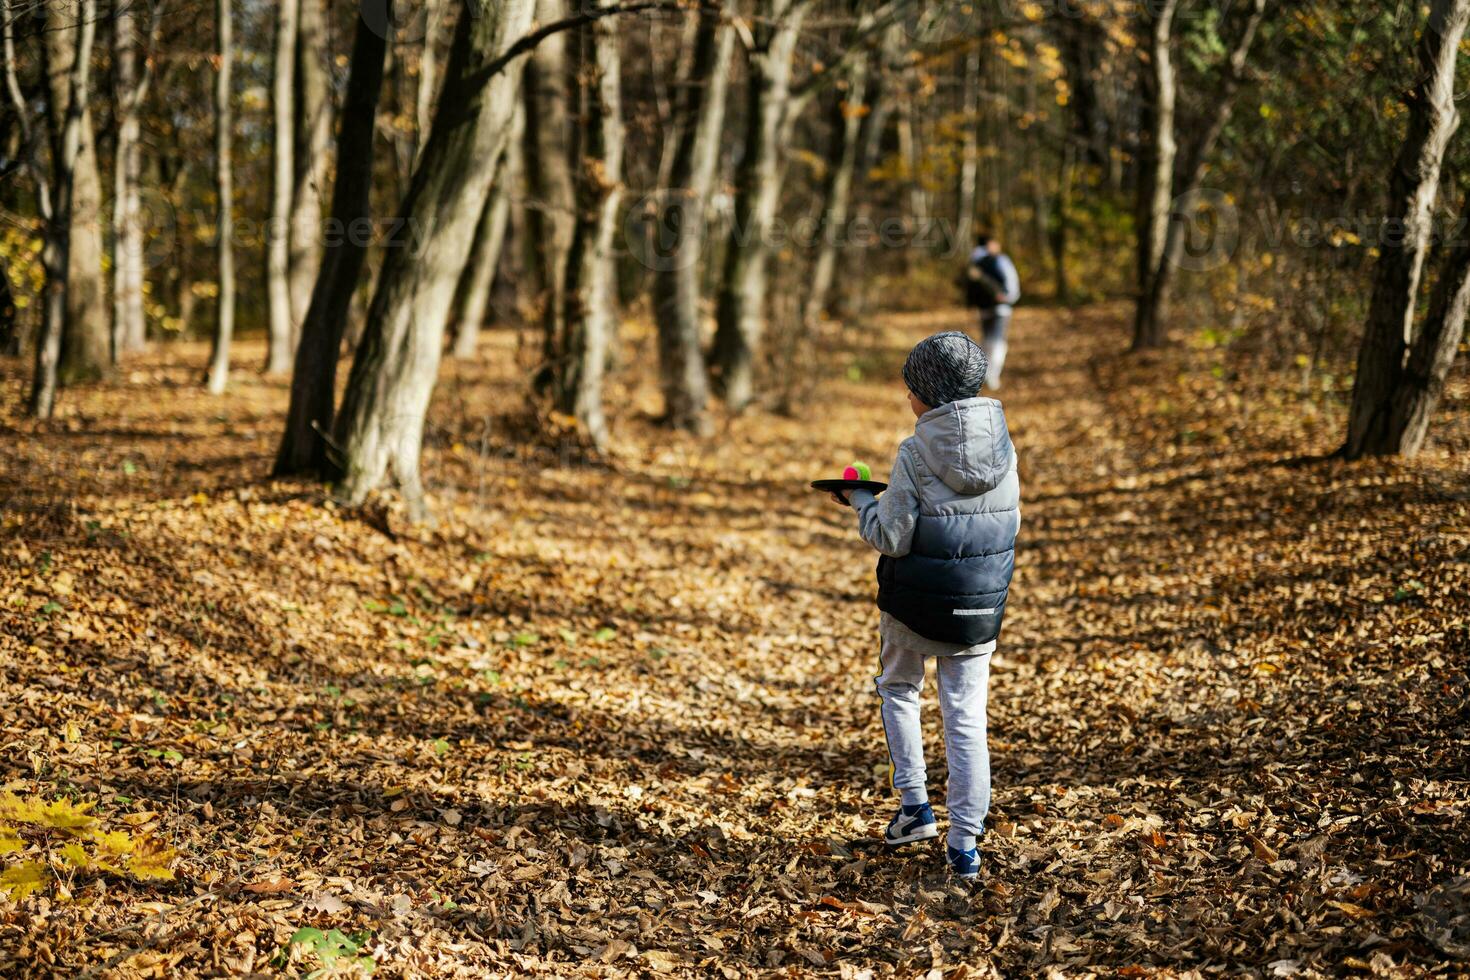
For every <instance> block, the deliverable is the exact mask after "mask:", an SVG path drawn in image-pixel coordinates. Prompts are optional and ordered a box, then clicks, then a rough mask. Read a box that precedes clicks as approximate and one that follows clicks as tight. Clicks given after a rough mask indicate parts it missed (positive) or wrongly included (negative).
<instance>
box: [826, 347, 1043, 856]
mask: <svg viewBox="0 0 1470 980" xmlns="http://www.w3.org/2000/svg"><path fill="white" fill-rule="evenodd" d="M987 367H988V365H987V362H986V357H985V352H984V351H983V350H981V349H980V347H979V346H978V345H977V344H976V343H975V342H974V341H973V340H971V339H970V338H969V337H967V336H966V335H965V334H963V333H960V332H958V331H950V332H948V333H940V334H935V335H934V336H932V337H929V338H928V339H926V340H924V341H922V342H920V343H919V344H918V346H916V347H915V348H914V349H913V350H912V351H911V352H910V353H909V356H908V360H907V361H905V362H904V366H903V377H904V381H905V382H906V383H907V385H908V389H909V406H910V407H911V408H912V409H913V412H914V415H915V416H917V418H918V422H917V423H916V424H915V426H914V434H913V436H912V437H910V438H908V439H905V440H904V441H903V443H902V444H900V445H899V447H898V457H897V458H896V459H895V460H894V462H893V470H892V473H891V475H890V476H889V481H890V482H889V484H888V489H887V490H886V491H884V493H883V495H882V496H881V497H874V496H873V494H871V493H869V492H867V491H865V490H855V491H852V492H851V493H850V495H849V498H848V499H847V500H843V499H842V498H841V497H840V496H839V497H838V500H839V502H843V503H850V504H851V505H852V507H853V509H854V510H856V511H857V515H858V533H859V534H861V535H862V538H863V540H864V541H866V542H867V543H868V544H870V545H872V546H873V547H874V548H876V549H877V550H878V551H879V552H880V553H881V555H882V557H880V558H879V559H878V608H879V609H881V610H882V611H883V614H882V617H881V621H880V626H879V636H880V639H881V640H882V668H883V672H882V674H881V675H879V677H878V678H877V685H878V694H879V696H880V697H881V698H882V700H883V708H882V714H883V731H884V735H885V737H886V738H887V742H888V755H889V760H890V762H891V763H892V769H893V779H892V783H893V786H894V788H895V789H897V790H898V791H899V793H900V794H901V799H900V807H899V812H898V814H897V815H896V816H895V817H894V818H893V820H892V822H891V823H889V825H888V828H887V830H886V831H885V833H884V840H885V841H886V842H887V843H888V844H890V845H894V846H896V845H899V844H907V843H910V842H912V841H919V840H929V839H931V838H934V837H937V836H938V835H939V830H938V827H937V825H936V823H935V819H934V811H933V810H931V809H930V807H929V795H928V790H927V789H926V786H925V770H924V745H923V739H922V736H921V734H920V730H919V691H920V689H921V688H922V687H923V684H924V661H925V660H926V659H927V658H929V657H933V658H935V662H936V668H937V674H938V680H939V703H940V710H941V711H942V713H943V716H944V744H945V750H946V753H947V755H948V758H949V792H948V803H949V820H950V825H949V834H948V839H947V841H946V848H945V854H946V856H947V857H948V859H949V865H950V868H951V869H953V871H954V872H955V873H956V874H957V875H959V876H960V877H962V878H974V877H975V876H976V875H978V874H979V872H980V851H979V845H978V838H979V837H980V835H981V834H982V833H983V832H984V828H985V815H986V813H987V811H989V809H990V753H989V750H988V748H987V746H986V741H985V723H986V720H985V699H986V687H987V684H988V682H989V675H990V654H991V652H992V651H993V650H995V641H996V637H997V636H999V634H1000V624H1001V619H1002V617H1003V616H1004V615H1005V606H1006V596H1007V594H1008V592H1009V589H1010V582H1011V571H1012V568H1013V567H1014V561H1015V543H1016V531H1017V529H1018V527H1019V526H1020V520H1021V513H1020V495H1021V491H1020V482H1019V479H1018V477H1017V474H1016V453H1015V449H1014V448H1013V447H1012V445H1011V438H1010V434H1009V432H1008V431H1007V430H1006V421H1005V413H1004V412H1003V411H1002V410H1001V406H1000V402H998V401H995V400H994V399H992V398H979V397H976V393H977V392H978V391H979V390H980V387H981V385H983V384H984V383H985V372H986V369H987ZM834 496H837V495H834Z"/></svg>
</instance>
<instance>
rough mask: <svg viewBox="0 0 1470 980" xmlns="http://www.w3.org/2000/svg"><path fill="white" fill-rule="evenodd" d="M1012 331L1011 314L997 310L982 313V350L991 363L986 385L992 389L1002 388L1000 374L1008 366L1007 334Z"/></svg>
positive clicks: (1008, 311)
mask: <svg viewBox="0 0 1470 980" xmlns="http://www.w3.org/2000/svg"><path fill="white" fill-rule="evenodd" d="M1010 330H1011V313H1010V310H1009V309H1007V310H1006V312H1004V313H998V312H996V311H995V310H981V311H980V348H981V350H983V351H985V357H986V359H987V360H988V361H989V362H990V367H989V369H988V370H987V371H986V372H985V383H986V384H987V385H989V386H990V387H991V388H992V389H998V388H1000V372H1001V369H1003V368H1004V367H1005V366H1006V334H1008V333H1010Z"/></svg>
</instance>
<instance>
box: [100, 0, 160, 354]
mask: <svg viewBox="0 0 1470 980" xmlns="http://www.w3.org/2000/svg"><path fill="white" fill-rule="evenodd" d="M162 10H163V4H162V2H161V0H160V2H155V3H154V4H153V17H152V23H151V24H150V25H149V32H148V42H149V48H150V49H151V48H152V46H153V43H154V41H155V39H156V37H157V34H158V26H159V18H160V15H161V13H162ZM135 17H136V15H135V14H134V12H133V8H132V5H131V4H126V3H124V4H120V5H118V6H117V9H116V13H115V15H114V17H113V34H112V47H113V75H114V80H115V84H116V96H117V145H116V147H115V149H114V153H113V166H112V236H113V246H112V357H113V361H114V362H116V361H117V359H118V358H119V357H120V356H121V355H122V354H124V353H126V352H127V351H132V350H137V349H139V348H141V347H142V346H143V344H144V343H145V341H146V339H147V322H146V318H145V316H144V312H143V277H144V266H143V228H142V224H141V219H142V215H141V212H142V199H141V193H140V181H141V179H142V174H141V170H142V154H141V149H142V147H141V145H140V143H139V138H140V134H141V130H142V109H143V99H144V98H145V97H146V96H147V93H148V86H149V83H150V81H151V80H152V77H153V71H152V68H151V66H150V63H149V61H148V60H146V59H145V61H144V66H143V70H142V71H141V72H140V71H139V70H138V37H137V30H136V24H135Z"/></svg>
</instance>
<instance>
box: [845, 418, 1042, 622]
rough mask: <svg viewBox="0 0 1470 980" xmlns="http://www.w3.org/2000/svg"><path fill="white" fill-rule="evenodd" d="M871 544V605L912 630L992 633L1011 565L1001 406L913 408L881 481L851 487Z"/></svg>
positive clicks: (1007, 443) (1010, 488) (1016, 508)
mask: <svg viewBox="0 0 1470 980" xmlns="http://www.w3.org/2000/svg"><path fill="white" fill-rule="evenodd" d="M851 500H852V506H853V508H854V509H855V510H856V511H857V513H858V533H860V534H861V535H862V537H863V540H864V541H866V542H868V544H870V545H872V546H873V547H874V548H876V549H877V550H878V552H879V553H880V555H881V557H880V558H879V559H878V608H880V609H882V610H883V611H884V612H886V613H888V614H889V615H890V616H892V617H893V618H895V619H897V620H898V621H899V622H900V623H902V624H903V625H904V626H906V627H908V628H909V629H910V630H912V631H913V632H915V633H917V634H919V635H920V636H922V637H926V638H927V639H930V640H935V641H937V642H941V643H954V644H959V645H962V646H973V645H975V644H981V643H990V642H992V641H994V640H995V639H996V637H997V636H999V635H1000V627H1001V621H1002V620H1003V619H1004V617H1005V606H1006V599H1007V597H1008V595H1009V592H1010V583H1011V573H1012V571H1013V570H1014V568H1015V548H1016V532H1017V531H1018V529H1019V528H1020V523H1021V485H1020V480H1019V477H1018V476H1017V473H1016V452H1015V448H1014V447H1013V446H1012V445H1011V437H1010V432H1009V431H1008V430H1007V429H1006V420H1005V412H1004V410H1003V409H1002V408H1001V405H1000V402H998V401H996V400H995V399H993V398H967V399H965V400H963V401H957V402H950V403H949V404H947V405H941V406H939V407H938V408H935V409H931V410H930V411H928V412H925V413H924V414H923V415H922V416H920V417H919V420H918V422H917V424H915V426H914V434H913V436H911V437H910V438H908V439H905V440H904V441H903V442H902V443H901V444H900V445H899V447H898V456H897V458H896V459H895V460H894V461H893V469H892V471H891V473H890V475H889V484H888V489H887V490H886V491H884V492H883V495H882V496H881V497H874V496H873V494H871V493H868V492H866V491H862V490H859V491H856V492H855V493H853V494H852V496H851Z"/></svg>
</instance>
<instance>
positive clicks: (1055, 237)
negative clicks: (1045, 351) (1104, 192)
mask: <svg viewBox="0 0 1470 980" xmlns="http://www.w3.org/2000/svg"><path fill="white" fill-rule="evenodd" d="M1076 169H1077V146H1076V144H1075V143H1074V142H1073V141H1072V140H1071V139H1068V140H1066V142H1065V145H1064V146H1063V147H1062V153H1061V160H1060V163H1059V166H1058V175H1057V206H1056V214H1057V220H1056V222H1055V223H1054V224H1053V225H1052V227H1051V258H1052V272H1053V275H1054V276H1055V280H1054V281H1055V283H1056V285H1055V291H1056V301H1057V302H1058V303H1060V304H1062V305H1063V306H1067V305H1070V304H1071V302H1072V284H1071V283H1070V282H1069V281H1068V278H1067V232H1068V230H1069V229H1068V223H1069V221H1070V220H1071V213H1072V183H1073V180H1074V179H1075V174H1076Z"/></svg>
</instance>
